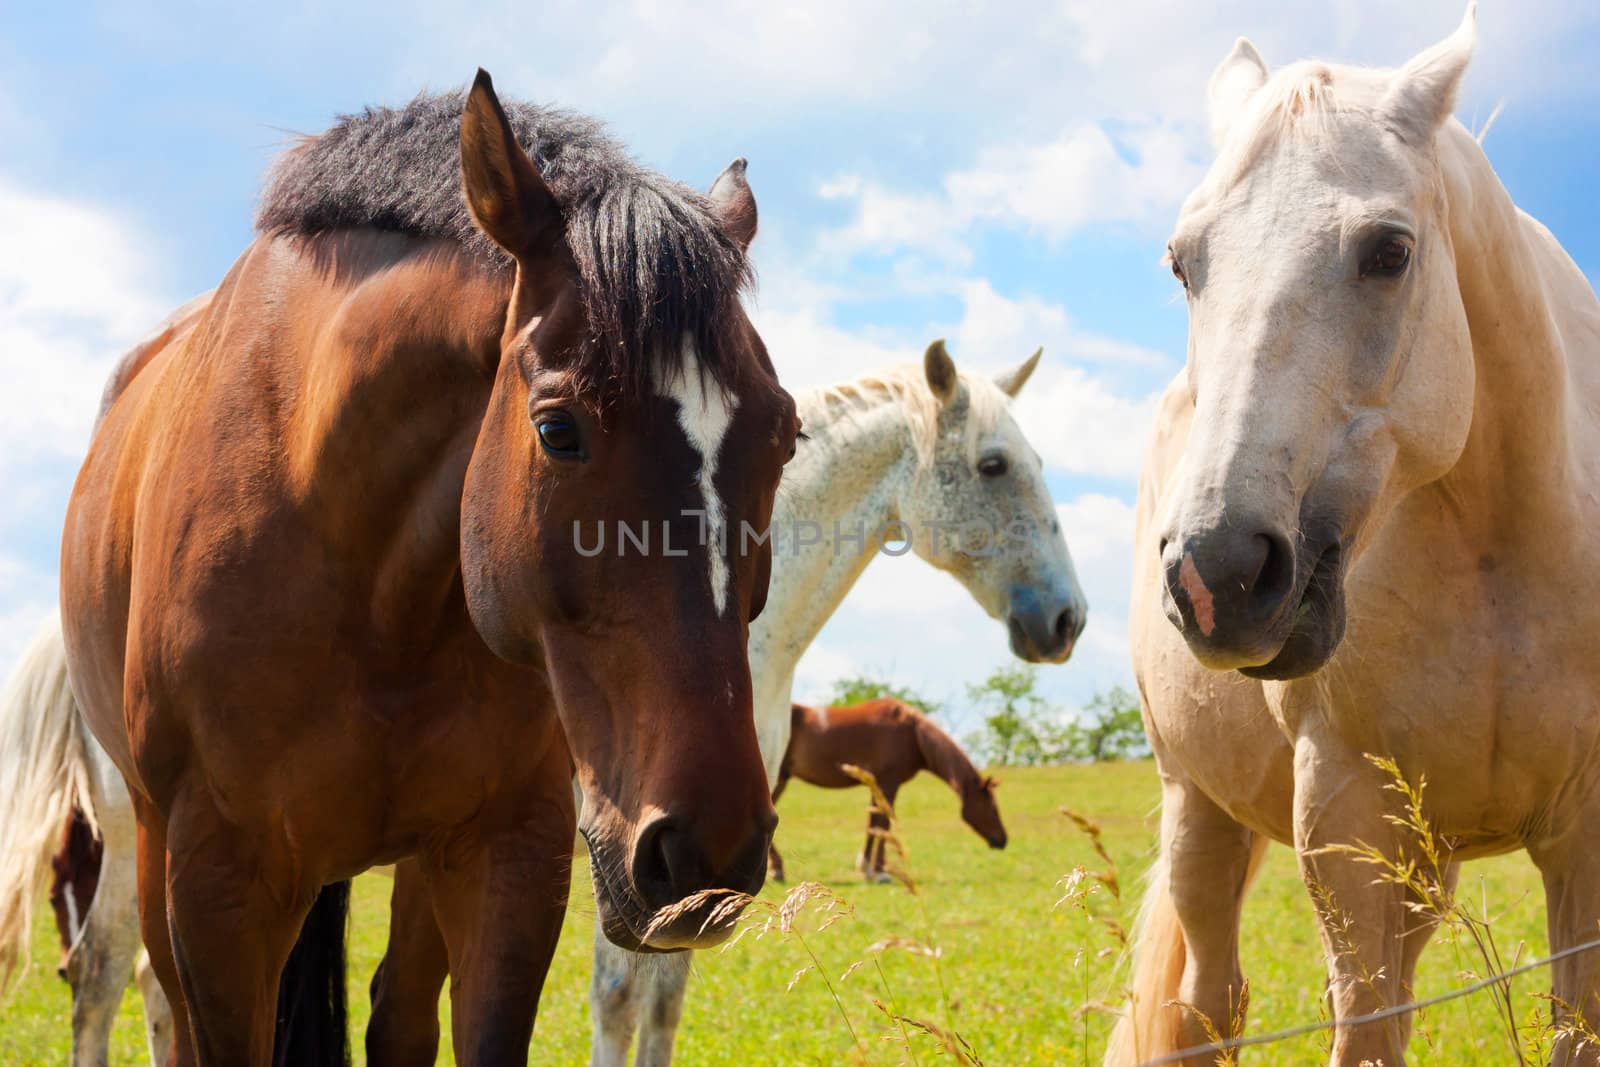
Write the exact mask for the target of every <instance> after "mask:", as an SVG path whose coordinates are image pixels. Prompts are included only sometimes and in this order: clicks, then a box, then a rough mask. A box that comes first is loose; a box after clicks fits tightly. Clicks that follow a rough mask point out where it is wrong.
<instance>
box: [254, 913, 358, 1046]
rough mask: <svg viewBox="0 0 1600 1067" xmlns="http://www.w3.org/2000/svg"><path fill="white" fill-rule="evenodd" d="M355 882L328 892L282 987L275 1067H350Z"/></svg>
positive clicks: (293, 956)
mask: <svg viewBox="0 0 1600 1067" xmlns="http://www.w3.org/2000/svg"><path fill="white" fill-rule="evenodd" d="M349 916H350V883H349V882H347V881H346V882H334V883H333V884H332V885H326V886H323V887H322V892H320V893H318V894H317V901H316V903H315V904H312V905H311V912H310V913H309V914H308V915H307V916H306V921H305V924H304V925H302V926H301V927H300V939H299V940H298V941H296V942H295V943H294V951H292V952H290V953H289V962H288V963H286V964H285V965H284V968H283V978H282V979H281V980H280V981H279V982H278V1027H277V1033H276V1035H275V1037H274V1040H273V1054H272V1063H273V1067H348V1065H349V1063H350V1028H349V1025H348V1024H347V1022H346V1019H345V995H344V942H345V925H346V923H347V921H348V919H349Z"/></svg>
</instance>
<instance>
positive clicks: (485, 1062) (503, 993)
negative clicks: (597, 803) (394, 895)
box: [397, 750, 575, 1067]
mask: <svg viewBox="0 0 1600 1067" xmlns="http://www.w3.org/2000/svg"><path fill="white" fill-rule="evenodd" d="M556 755H557V756H558V757H559V760H557V761H554V762H557V763H559V766H554V767H552V769H551V773H550V775H549V776H548V778H549V781H550V783H551V787H550V788H549V789H547V790H544V791H543V792H542V795H539V796H535V797H530V798H529V800H528V802H527V803H526V804H524V805H519V809H520V810H521V811H523V812H525V813H526V815H525V817H524V820H523V821H522V822H520V823H518V824H516V825H514V826H510V827H506V828H503V829H499V830H497V831H496V832H493V833H483V832H481V831H478V832H474V830H473V829H472V828H465V829H464V830H463V832H462V834H461V835H458V837H457V838H456V839H455V840H454V841H453V842H451V843H450V844H449V845H447V846H446V847H444V848H443V849H441V850H439V851H435V852H430V853H428V854H426V855H424V856H422V857H420V860H421V869H422V871H423V873H424V875H425V876H426V879H427V883H428V894H429V897H430V899H431V900H432V904H433V914H434V917H435V918H436V919H437V921H438V924H439V932H440V933H441V934H442V935H443V936H444V945H445V949H446V953H447V958H448V961H449V969H450V975H451V982H450V1006H451V1031H452V1033H451V1037H452V1041H453V1044H454V1046H455V1053H456V1062H457V1063H458V1064H460V1065H461V1067H500V1065H505V1064H513V1065H514V1064H525V1063H527V1062H528V1043H529V1041H530V1039H531V1038H532V1036H533V1020H534V1016H535V1014H536V1012H537V1010H538V1005H539V994H540V992H541V991H542V990H543V988H544V979H545V974H546V973H547V972H548V971H549V969H550V960H551V958H552V957H553V956H554V955H555V950H556V940H557V938H559V937H560V935H561V920H562V918H563V916H564V915H565V914H566V908H567V890H568V883H569V881H570V874H571V863H572V838H573V833H574V821H575V817H574V812H573V804H572V792H571V788H570V786H569V784H568V782H569V778H570V774H571V771H570V768H569V767H568V766H567V764H566V758H567V757H566V753H565V750H561V751H560V752H558V753H557V754H556ZM397 873H398V872H397Z"/></svg>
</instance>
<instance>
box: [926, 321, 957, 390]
mask: <svg viewBox="0 0 1600 1067" xmlns="http://www.w3.org/2000/svg"><path fill="white" fill-rule="evenodd" d="M922 371H923V373H924V374H925V375H927V378H928V388H929V389H932V390H933V395H934V398H935V399H937V400H938V401H939V403H941V404H948V403H950V401H951V400H952V399H954V398H955V395H956V383H957V382H958V381H959V378H958V376H957V374H956V361H955V360H953V359H951V358H950V353H949V352H946V351H945V347H944V338H942V337H941V338H940V339H939V340H937V341H935V342H933V344H931V345H929V346H928V350H927V351H926V352H924V353H923V354H922Z"/></svg>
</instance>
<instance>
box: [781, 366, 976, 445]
mask: <svg viewBox="0 0 1600 1067" xmlns="http://www.w3.org/2000/svg"><path fill="white" fill-rule="evenodd" d="M958 374H959V377H960V381H961V385H962V386H963V388H962V389H961V390H960V392H959V393H958V398H957V400H956V401H955V405H956V406H958V405H960V403H961V399H962V398H965V401H966V418H965V419H964V420H963V422H962V437H963V444H964V445H965V448H966V451H967V454H968V456H969V457H973V456H975V455H976V453H977V448H978V442H979V441H980V440H981V439H982V438H983V436H984V434H986V433H987V432H989V431H990V430H992V429H993V428H994V427H995V425H996V424H997V423H998V422H999V421H1000V418H1001V416H1002V415H1003V414H1004V413H1005V411H1006V403H1007V401H1006V395H1005V394H1004V393H1003V392H1001V391H1000V388H999V386H997V385H995V384H994V382H992V381H990V380H989V378H988V377H986V376H985V375H982V374H969V373H967V372H966V371H958ZM888 402H894V403H896V404H898V405H899V408H900V413H901V415H902V416H903V417H904V418H905V422H906V427H907V428H908V429H909V430H910V431H911V443H912V446H913V447H914V448H915V449H916V451H917V461H918V465H919V467H926V466H927V465H928V464H929V463H930V462H931V461H932V459H933V454H934V451H935V449H936V448H937V446H938V443H939V415H940V413H941V412H942V411H944V410H945V408H944V407H943V406H942V405H941V404H940V403H939V400H938V398H937V397H935V396H934V395H933V390H932V389H930V388H928V380H927V377H926V376H925V374H924V371H923V368H922V365H921V364H920V363H899V364H896V365H894V366H892V367H885V368H883V369H881V370H877V371H872V372H870V373H868V374H864V375H862V376H861V377H860V378H856V379H855V380H853V381H848V382H839V383H837V384H835V385H828V386H822V387H820V388H816V389H808V390H805V391H804V392H801V393H799V394H797V395H796V396H795V403H796V405H797V406H798V407H799V410H800V419H801V423H802V424H803V425H805V426H811V427H814V428H815V427H821V426H824V425H826V424H828V423H830V422H833V421H835V420H837V419H840V418H845V419H849V418H853V417H854V416H855V415H857V414H861V413H865V412H868V411H872V410H875V409H876V408H878V407H879V406H881V405H883V404H885V403H888Z"/></svg>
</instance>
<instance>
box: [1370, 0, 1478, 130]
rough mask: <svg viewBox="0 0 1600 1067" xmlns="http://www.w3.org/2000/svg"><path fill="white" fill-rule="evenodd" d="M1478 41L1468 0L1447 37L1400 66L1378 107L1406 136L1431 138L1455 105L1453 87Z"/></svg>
mask: <svg viewBox="0 0 1600 1067" xmlns="http://www.w3.org/2000/svg"><path fill="white" fill-rule="evenodd" d="M1477 44H1478V4H1477V0H1471V2H1470V3H1468V4H1467V14H1466V16H1465V17H1464V18H1463V19H1462V20H1461V25H1460V26H1457V27H1456V31H1455V32H1454V33H1452V34H1451V35H1450V36H1449V37H1446V38H1445V39H1444V40H1442V41H1440V42H1439V43H1438V44H1436V45H1434V46H1433V47H1432V48H1430V49H1428V50H1427V51H1425V52H1423V53H1422V54H1421V55H1419V56H1417V57H1416V58H1415V59H1413V60H1412V61H1411V62H1409V63H1407V64H1406V65H1405V66H1403V67H1401V68H1400V70H1399V72H1398V73H1397V74H1395V76H1394V83H1393V84H1392V85H1390V86H1389V91H1388V92H1387V93H1385V94H1384V97H1383V102H1382V103H1381V104H1380V105H1379V111H1380V112H1381V113H1382V114H1384V115H1386V116H1387V117H1388V118H1389V120H1390V121H1391V122H1393V123H1394V124H1395V125H1396V126H1397V127H1398V128H1399V129H1400V131H1401V135H1402V136H1403V137H1406V139H1408V140H1414V141H1415V142H1417V143H1423V142H1426V141H1428V140H1431V139H1432V137H1433V135H1434V133H1435V132H1436V131H1437V130H1438V129H1439V127H1440V126H1441V125H1443V123H1444V120H1445V119H1447V118H1449V117H1450V113H1451V112H1452V111H1454V110H1455V108H1456V90H1457V89H1459V88H1460V86H1461V76H1462V75H1463V74H1465V73H1466V72H1467V64H1468V63H1469V62H1471V60H1472V52H1473V49H1474V48H1476V47H1477Z"/></svg>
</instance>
